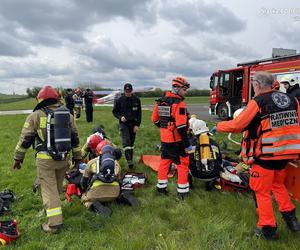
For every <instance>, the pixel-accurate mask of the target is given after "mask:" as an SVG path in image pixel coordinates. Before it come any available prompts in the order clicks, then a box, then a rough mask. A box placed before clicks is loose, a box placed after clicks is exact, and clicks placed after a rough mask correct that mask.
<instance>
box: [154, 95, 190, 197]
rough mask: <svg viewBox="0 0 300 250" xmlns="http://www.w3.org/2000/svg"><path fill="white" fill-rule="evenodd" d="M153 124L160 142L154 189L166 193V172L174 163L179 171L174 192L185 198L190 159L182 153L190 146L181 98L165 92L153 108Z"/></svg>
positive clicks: (187, 189)
mask: <svg viewBox="0 0 300 250" xmlns="http://www.w3.org/2000/svg"><path fill="white" fill-rule="evenodd" d="M152 122H153V123H154V124H155V125H157V126H158V127H159V128H160V139H161V160H160V165H159V168H158V183H157V186H156V187H157V189H158V191H160V192H161V191H166V189H167V185H168V170H169V167H170V165H171V164H172V162H174V163H175V164H176V165H177V171H178V181H177V184H178V185H177V192H178V194H181V195H185V194H188V192H189V183H188V171H189V169H188V166H189V157H188V154H187V153H186V150H185V149H186V148H187V147H189V145H190V144H189V141H188V137H187V112H186V107H185V103H184V102H183V97H181V96H179V95H176V94H173V93H172V92H169V91H168V92H166V94H165V96H164V97H162V98H160V99H159V100H158V101H157V102H156V104H155V106H154V110H153V114H152Z"/></svg>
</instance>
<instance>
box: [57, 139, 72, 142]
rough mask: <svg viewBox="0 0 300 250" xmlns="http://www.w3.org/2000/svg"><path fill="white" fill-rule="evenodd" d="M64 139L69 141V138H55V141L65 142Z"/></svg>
mask: <svg viewBox="0 0 300 250" xmlns="http://www.w3.org/2000/svg"><path fill="white" fill-rule="evenodd" d="M66 141H71V139H70V138H66V139H55V142H66Z"/></svg>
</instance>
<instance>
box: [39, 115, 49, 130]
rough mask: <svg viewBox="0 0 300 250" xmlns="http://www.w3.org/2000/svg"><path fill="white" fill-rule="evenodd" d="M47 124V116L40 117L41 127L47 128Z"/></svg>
mask: <svg viewBox="0 0 300 250" xmlns="http://www.w3.org/2000/svg"><path fill="white" fill-rule="evenodd" d="M46 124H47V117H41V118H40V128H46Z"/></svg>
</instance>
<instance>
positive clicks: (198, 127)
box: [189, 117, 209, 135]
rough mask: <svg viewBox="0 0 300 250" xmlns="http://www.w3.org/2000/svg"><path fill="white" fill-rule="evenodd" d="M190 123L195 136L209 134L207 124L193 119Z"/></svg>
mask: <svg viewBox="0 0 300 250" xmlns="http://www.w3.org/2000/svg"><path fill="white" fill-rule="evenodd" d="M189 123H190V127H191V129H192V131H193V134H194V135H200V134H202V133H205V132H209V129H208V127H207V126H206V123H205V122H204V121H202V120H199V119H196V118H194V117H193V118H191V119H190V120H189Z"/></svg>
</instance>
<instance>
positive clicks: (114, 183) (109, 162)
mask: <svg viewBox="0 0 300 250" xmlns="http://www.w3.org/2000/svg"><path fill="white" fill-rule="evenodd" d="M97 152H98V154H99V156H98V157H97V158H95V159H92V160H90V161H89V162H88V164H87V166H86V168H85V169H84V172H83V176H82V179H81V183H80V184H81V188H82V190H83V194H82V197H81V201H82V203H83V204H84V205H85V206H86V207H87V208H90V209H91V210H93V211H95V212H97V213H100V214H102V215H104V216H110V215H111V213H112V211H111V209H110V208H109V207H107V206H105V205H104V203H106V202H110V201H114V200H117V201H120V202H124V203H126V204H129V205H136V204H137V201H136V200H135V198H134V197H133V196H131V193H129V192H124V191H123V192H122V191H121V186H120V182H119V181H120V179H121V178H120V174H121V167H120V165H119V163H118V160H119V159H120V158H121V156H122V152H121V150H120V149H118V148H114V147H113V146H112V145H111V144H109V143H108V142H107V141H102V142H101V143H100V144H99V145H98V146H97Z"/></svg>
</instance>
